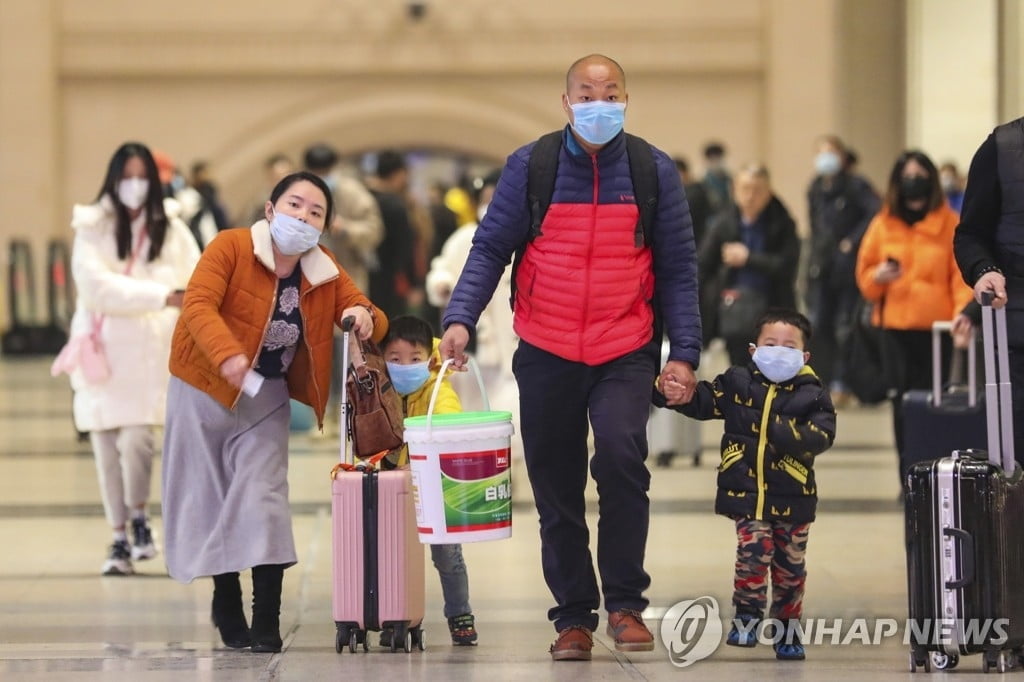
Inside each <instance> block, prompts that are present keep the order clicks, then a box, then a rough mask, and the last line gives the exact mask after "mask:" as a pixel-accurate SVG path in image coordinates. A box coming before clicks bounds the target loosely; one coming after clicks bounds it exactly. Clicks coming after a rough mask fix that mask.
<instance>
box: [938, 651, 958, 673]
mask: <svg viewBox="0 0 1024 682" xmlns="http://www.w3.org/2000/svg"><path fill="white" fill-rule="evenodd" d="M931 659H932V665H933V666H934V667H935V669H936V670H952V669H953V668H955V667H956V666H957V663H959V662H960V657H959V656H957V655H956V654H947V653H946V652H944V651H933V652H932V654H931Z"/></svg>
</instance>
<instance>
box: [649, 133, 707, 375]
mask: <svg viewBox="0 0 1024 682" xmlns="http://www.w3.org/2000/svg"><path fill="white" fill-rule="evenodd" d="M654 154H655V163H656V165H657V168H658V194H659V197H658V214H657V217H656V218H655V221H654V235H653V238H652V244H651V246H652V251H653V254H654V287H655V294H656V296H657V299H658V301H659V302H660V304H661V317H662V322H663V324H664V326H665V333H666V335H667V336H668V341H669V354H668V358H669V360H681V361H683V362H688V363H690V365H691V366H693V367H694V368H696V367H697V365H698V364H700V349H701V326H700V308H699V303H698V293H697V291H698V286H697V247H696V244H695V243H694V239H693V221H692V219H691V218H690V207H689V205H688V204H687V203H686V194H685V192H684V190H683V183H682V182H681V181H680V180H679V172H678V171H677V170H676V167H675V164H674V163H673V162H672V160H671V159H670V158H669V157H668V156H667V155H666V154H665V153H664V152H662V151H660V150H657V149H655V150H654Z"/></svg>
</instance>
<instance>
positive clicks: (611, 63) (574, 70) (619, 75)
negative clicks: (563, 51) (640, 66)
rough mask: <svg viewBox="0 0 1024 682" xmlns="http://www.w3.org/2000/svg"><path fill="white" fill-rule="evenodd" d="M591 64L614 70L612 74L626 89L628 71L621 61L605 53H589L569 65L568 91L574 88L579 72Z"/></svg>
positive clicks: (566, 88) (620, 85) (566, 75)
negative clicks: (573, 83)
mask: <svg viewBox="0 0 1024 682" xmlns="http://www.w3.org/2000/svg"><path fill="white" fill-rule="evenodd" d="M589 66H604V67H607V68H608V69H610V70H611V71H612V76H613V77H614V78H615V79H616V80H617V81H618V82H619V87H621V88H622V89H623V90H625V89H626V72H625V71H623V70H622V67H621V66H619V63H618V62H617V61H615V60H614V59H612V58H611V57H606V56H604V55H603V54H588V55H587V56H586V57H582V58H580V59H577V60H576V61H574V62H573V63H572V66H570V67H569V70H568V71H567V72H566V74H565V90H566V92H568V91H569V90H571V89H572V82H573V79H574V78H576V77H577V76H578V75H579V74H581V73H583V72H584V71H585V70H586V69H587V67H589Z"/></svg>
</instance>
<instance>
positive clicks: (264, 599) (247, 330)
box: [163, 172, 387, 652]
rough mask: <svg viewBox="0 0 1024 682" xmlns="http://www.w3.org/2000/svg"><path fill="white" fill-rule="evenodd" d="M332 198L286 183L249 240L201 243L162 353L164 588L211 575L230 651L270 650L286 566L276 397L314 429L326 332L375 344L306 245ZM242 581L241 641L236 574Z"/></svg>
mask: <svg viewBox="0 0 1024 682" xmlns="http://www.w3.org/2000/svg"><path fill="white" fill-rule="evenodd" d="M333 210H334V207H333V205H332V198H331V192H330V190H329V189H328V187H327V185H326V184H325V183H324V181H323V180H321V179H320V178H319V177H317V176H316V175H313V174H311V173H307V172H300V173H293V174H291V175H289V176H287V177H285V178H284V179H282V180H281V181H280V182H279V183H278V184H277V186H276V187H275V188H274V190H273V191H272V192H271V194H270V200H269V201H267V203H266V207H265V212H266V220H260V221H259V222H257V223H256V224H255V225H253V226H252V227H251V228H249V229H246V228H239V229H234V230H225V231H223V232H221V233H220V234H218V235H217V237H216V238H215V239H214V240H213V241H212V242H210V244H209V246H207V248H206V250H205V251H204V252H203V255H202V258H201V259H200V261H199V264H198V265H197V266H196V270H195V273H194V274H193V276H192V279H191V280H190V281H189V284H188V288H187V290H186V291H185V297H184V302H183V304H182V312H181V317H180V318H179V320H178V324H177V327H176V328H175V331H174V337H173V340H172V345H171V362H170V370H171V380H170V384H169V386H168V397H167V420H166V431H165V439H164V449H163V519H164V532H165V535H166V538H165V544H166V547H167V551H166V555H167V568H168V571H169V573H170V574H171V577H172V578H174V579H176V580H180V581H182V582H191V581H192V580H194V579H195V578H197V577H199V576H213V583H214V591H213V621H214V625H215V626H216V627H217V628H218V630H219V631H220V636H221V639H222V640H223V641H224V644H226V645H227V646H229V647H233V648H244V647H249V646H251V647H252V650H253V651H260V652H273V651H280V650H281V645H282V642H281V634H280V624H279V623H280V606H281V581H282V576H283V572H284V569H285V568H287V567H288V566H291V565H293V564H294V563H295V562H296V560H297V559H296V554H295V542H294V539H293V537H292V527H291V514H290V511H289V508H288V479H287V474H288V426H289V420H290V402H289V398H294V399H296V400H299V401H301V402H304V403H306V404H308V405H310V406H311V407H312V408H313V411H314V412H315V413H316V416H317V421H318V423H319V425H320V427H321V428H323V418H324V409H325V406H326V404H327V396H328V392H329V384H330V376H331V355H332V352H333V349H334V338H333V330H334V325H335V324H339V323H340V321H341V320H342V319H343V318H345V317H347V316H352V317H354V318H355V331H356V333H357V334H358V335H359V336H360V338H363V339H365V338H368V337H371V336H372V337H373V338H374V340H376V341H380V340H381V339H382V338H383V336H384V334H385V333H386V332H387V318H386V317H385V316H384V314H383V313H382V312H381V311H380V310H379V309H377V308H375V307H374V306H372V305H371V304H370V301H369V300H368V299H367V298H366V296H364V295H363V293H362V292H360V291H359V289H358V288H357V287H356V286H355V284H353V283H352V280H351V279H350V278H349V276H348V275H347V274H346V273H345V271H344V270H342V269H341V268H340V267H339V266H338V263H337V261H335V260H334V257H333V256H332V255H331V253H330V252H329V251H327V250H326V249H324V248H322V247H320V246H319V245H318V242H319V239H320V236H321V233H322V232H323V229H324V226H325V225H330V224H331V216H332V213H333ZM248 568H251V569H252V581H253V606H252V629H251V631H250V629H249V627H248V625H247V624H246V619H245V613H244V611H243V609H242V592H241V586H240V582H239V577H238V572H239V571H241V570H245V569H248Z"/></svg>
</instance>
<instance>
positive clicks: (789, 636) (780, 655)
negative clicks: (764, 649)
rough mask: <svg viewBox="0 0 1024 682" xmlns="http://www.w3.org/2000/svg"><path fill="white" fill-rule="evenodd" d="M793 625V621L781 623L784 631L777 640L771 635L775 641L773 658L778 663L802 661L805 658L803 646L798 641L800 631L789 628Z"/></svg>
mask: <svg viewBox="0 0 1024 682" xmlns="http://www.w3.org/2000/svg"><path fill="white" fill-rule="evenodd" d="M794 623H795V621H782V627H784V628H785V630H784V631H783V632H782V633H781V634H780V635H779V636H778V637H777V638H776V636H775V634H774V633H773V635H772V639H773V640H775V646H774V648H775V658H777V659H779V660H780V661H802V660H804V658H806V656H805V654H804V644H803V642H801V641H800V631H799V630H798V629H796V628H793V627H790V626H791V624H794Z"/></svg>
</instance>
